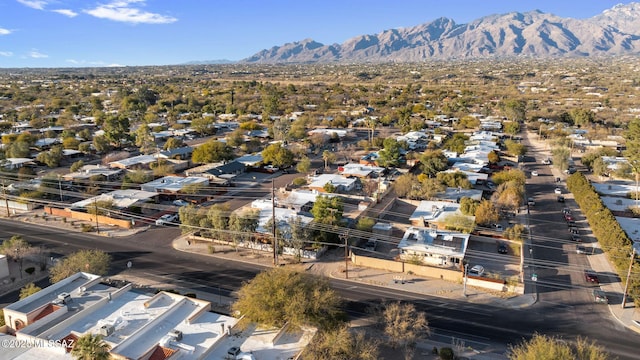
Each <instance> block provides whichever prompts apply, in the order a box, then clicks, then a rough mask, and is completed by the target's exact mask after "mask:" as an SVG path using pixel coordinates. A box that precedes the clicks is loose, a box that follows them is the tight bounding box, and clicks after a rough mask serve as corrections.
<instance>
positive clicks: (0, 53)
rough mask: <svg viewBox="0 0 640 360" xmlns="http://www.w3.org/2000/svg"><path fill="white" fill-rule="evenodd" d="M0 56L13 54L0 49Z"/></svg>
mask: <svg viewBox="0 0 640 360" xmlns="http://www.w3.org/2000/svg"><path fill="white" fill-rule="evenodd" d="M0 56H4V57H9V56H13V53H12V52H11V51H0Z"/></svg>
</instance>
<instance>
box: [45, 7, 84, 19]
mask: <svg viewBox="0 0 640 360" xmlns="http://www.w3.org/2000/svg"><path fill="white" fill-rule="evenodd" d="M51 11H53V12H55V13H58V14H62V15H65V16H68V17H70V18H72V17H76V16H78V13H77V12H75V11H73V10H70V9H56V10H51Z"/></svg>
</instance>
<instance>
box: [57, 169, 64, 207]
mask: <svg viewBox="0 0 640 360" xmlns="http://www.w3.org/2000/svg"><path fill="white" fill-rule="evenodd" d="M58 191H60V202H62V201H63V200H62V182H60V175H58Z"/></svg>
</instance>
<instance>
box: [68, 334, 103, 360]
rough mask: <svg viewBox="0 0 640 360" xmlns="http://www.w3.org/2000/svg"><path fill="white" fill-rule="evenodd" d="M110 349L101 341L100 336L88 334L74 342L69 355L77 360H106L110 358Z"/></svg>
mask: <svg viewBox="0 0 640 360" xmlns="http://www.w3.org/2000/svg"><path fill="white" fill-rule="evenodd" d="M110 349H111V346H110V345H109V344H107V343H106V342H105V341H104V340H103V339H102V335H93V334H91V333H89V334H85V335H82V336H80V337H79V338H78V340H76V342H75V343H74V344H73V349H71V355H72V356H73V358H74V359H77V360H108V359H110V358H111V355H110V354H109V350H110Z"/></svg>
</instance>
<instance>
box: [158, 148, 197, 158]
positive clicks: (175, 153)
mask: <svg viewBox="0 0 640 360" xmlns="http://www.w3.org/2000/svg"><path fill="white" fill-rule="evenodd" d="M191 154H193V148H192V147H191V146H183V147H179V148H175V149H169V150H163V151H160V153H159V154H158V157H160V158H161V159H175V160H190V159H191Z"/></svg>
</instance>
